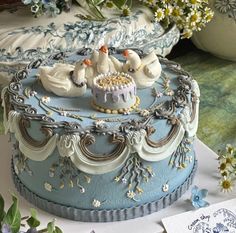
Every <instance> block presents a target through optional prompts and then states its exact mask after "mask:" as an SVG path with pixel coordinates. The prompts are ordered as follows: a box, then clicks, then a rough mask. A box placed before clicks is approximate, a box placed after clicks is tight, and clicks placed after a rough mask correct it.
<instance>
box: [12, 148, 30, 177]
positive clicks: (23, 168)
mask: <svg viewBox="0 0 236 233" xmlns="http://www.w3.org/2000/svg"><path fill="white" fill-rule="evenodd" d="M15 145H16V144H15ZM14 160H15V162H14V169H15V172H16V174H17V175H18V174H21V173H22V172H26V173H27V174H28V175H30V176H32V175H33V172H32V171H31V169H30V167H29V165H28V161H29V159H28V158H27V157H25V156H24V154H23V153H22V152H20V151H19V152H18V153H17V154H16V155H14Z"/></svg>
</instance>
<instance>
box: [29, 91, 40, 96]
mask: <svg viewBox="0 0 236 233" xmlns="http://www.w3.org/2000/svg"><path fill="white" fill-rule="evenodd" d="M37 94H38V93H37V92H36V91H31V92H30V95H31V96H35V95H37Z"/></svg>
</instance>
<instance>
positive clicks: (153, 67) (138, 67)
mask: <svg viewBox="0 0 236 233" xmlns="http://www.w3.org/2000/svg"><path fill="white" fill-rule="evenodd" d="M123 55H124V57H125V58H126V59H127V62H126V63H125V64H124V66H123V71H124V72H126V73H128V74H130V75H131V76H132V77H133V78H134V81H135V83H136V85H137V87H138V88H146V87H151V86H152V85H153V84H154V82H156V81H157V80H158V79H159V77H160V76H161V71H162V68H161V64H160V62H159V59H158V57H157V56H156V54H155V52H151V53H150V54H148V55H146V56H145V57H144V58H142V59H141V58H140V57H139V55H138V54H137V53H136V52H135V51H133V50H130V49H127V50H124V52H123Z"/></svg>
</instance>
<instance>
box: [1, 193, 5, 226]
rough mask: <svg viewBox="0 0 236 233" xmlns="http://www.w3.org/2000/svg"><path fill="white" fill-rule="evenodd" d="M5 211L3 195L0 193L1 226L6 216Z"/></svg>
mask: <svg viewBox="0 0 236 233" xmlns="http://www.w3.org/2000/svg"><path fill="white" fill-rule="evenodd" d="M5 214H6V213H5V211H4V199H3V197H2V195H1V194H0V226H1V222H2V220H3V219H4V216H5Z"/></svg>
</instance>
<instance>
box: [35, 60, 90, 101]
mask: <svg viewBox="0 0 236 233" xmlns="http://www.w3.org/2000/svg"><path fill="white" fill-rule="evenodd" d="M90 65H91V61H90V60H89V59H84V60H82V61H79V62H77V63H76V64H75V66H73V65H69V64H64V63H56V64H54V65H53V66H52V67H50V66H45V67H41V68H40V69H39V79H40V80H41V82H42V85H43V87H44V88H45V89H46V90H47V91H49V92H52V93H54V94H56V95H58V96H66V97H77V96H82V95H84V94H85V92H86V89H87V84H86V79H85V69H86V67H88V66H90Z"/></svg>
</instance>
